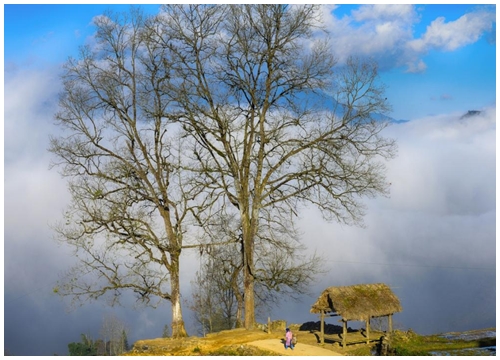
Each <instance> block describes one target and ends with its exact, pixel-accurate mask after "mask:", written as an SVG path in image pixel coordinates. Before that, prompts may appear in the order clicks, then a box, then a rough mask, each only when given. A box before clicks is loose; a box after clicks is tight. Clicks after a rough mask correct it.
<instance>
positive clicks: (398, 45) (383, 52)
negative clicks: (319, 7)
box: [323, 4, 495, 73]
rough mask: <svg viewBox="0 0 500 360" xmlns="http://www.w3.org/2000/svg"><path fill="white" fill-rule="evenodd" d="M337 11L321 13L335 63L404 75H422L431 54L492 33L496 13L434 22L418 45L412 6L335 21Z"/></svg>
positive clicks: (366, 9)
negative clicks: (354, 62)
mask: <svg viewBox="0 0 500 360" xmlns="http://www.w3.org/2000/svg"><path fill="white" fill-rule="evenodd" d="M337 9H338V6H329V7H325V8H324V9H323V19H324V23H325V26H326V28H327V29H328V31H329V32H330V36H331V43H332V47H333V49H334V52H335V54H336V56H337V57H338V59H339V61H340V62H341V63H342V62H344V61H345V60H346V59H347V58H348V57H349V56H361V57H364V56H367V57H372V58H374V59H376V60H377V61H378V63H379V66H380V68H381V69H387V68H392V67H399V66H406V67H407V72H412V73H417V72H423V71H425V69H426V65H425V63H424V62H423V60H422V59H421V57H422V56H424V55H425V54H427V52H428V51H429V50H431V49H436V50H439V51H453V50H456V49H458V48H460V47H463V46H466V45H469V44H472V43H474V42H476V41H477V40H478V39H479V38H480V37H481V36H483V35H484V34H485V33H487V32H489V31H491V29H492V24H493V23H494V22H495V13H494V12H491V11H487V10H477V11H474V12H470V13H468V14H465V15H464V16H462V17H461V18H459V19H458V20H456V21H450V22H446V21H445V19H444V18H443V17H438V18H437V19H435V20H434V21H433V22H432V23H431V24H430V25H429V26H428V28H427V31H426V33H425V34H424V35H423V36H422V37H421V38H419V39H415V38H414V34H413V27H414V25H415V24H417V23H418V22H419V21H420V19H419V14H418V12H417V10H416V8H415V6H413V5H406V4H404V5H361V6H360V7H359V8H358V9H356V10H353V11H352V12H351V13H350V14H349V15H344V16H342V17H337V16H336V10H337Z"/></svg>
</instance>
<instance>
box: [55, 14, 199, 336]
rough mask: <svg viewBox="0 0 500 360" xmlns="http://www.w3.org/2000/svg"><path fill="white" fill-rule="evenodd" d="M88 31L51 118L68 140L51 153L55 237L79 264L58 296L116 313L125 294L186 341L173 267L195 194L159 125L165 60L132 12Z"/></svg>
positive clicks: (168, 133) (169, 129)
mask: <svg viewBox="0 0 500 360" xmlns="http://www.w3.org/2000/svg"><path fill="white" fill-rule="evenodd" d="M95 26H96V28H97V32H96V36H95V41H96V42H95V44H93V46H92V47H91V46H86V47H84V48H82V49H81V51H80V56H79V58H78V59H72V58H70V59H69V60H68V62H67V63H66V65H65V72H64V75H63V78H62V79H63V82H64V89H63V92H62V94H61V98H60V104H59V107H60V111H59V112H58V113H57V114H56V120H57V124H58V125H59V126H60V128H61V130H65V132H63V133H62V134H61V135H58V136H54V137H52V138H51V146H50V149H49V150H50V151H51V152H52V153H53V154H54V155H55V156H56V160H55V161H54V163H53V165H54V166H59V167H60V168H61V170H62V175H63V176H65V177H67V178H68V183H69V191H70V194H71V197H72V202H71V204H70V206H69V208H68V210H67V212H66V213H65V222H63V223H61V224H58V225H56V226H55V229H56V232H57V234H58V236H59V239H60V240H61V241H63V242H65V243H67V244H69V245H71V246H73V247H74V249H75V254H76V257H78V259H79V263H78V264H77V265H76V266H75V267H74V268H72V269H71V270H70V271H69V272H68V273H67V276H66V277H65V279H63V280H62V283H61V284H60V286H59V287H58V289H57V291H58V292H59V293H60V294H62V295H69V296H72V297H73V298H74V300H75V301H78V302H80V303H84V302H86V301H89V300H94V299H97V298H99V297H101V296H104V295H108V294H110V295H111V298H110V300H111V303H112V304H114V303H116V302H118V301H119V295H120V294H121V292H122V291H126V290H131V291H133V292H134V293H135V294H136V295H137V298H138V300H140V301H141V302H144V303H145V304H149V305H152V306H157V305H158V304H159V303H160V301H161V300H168V301H169V302H170V303H171V305H172V326H171V327H172V336H174V337H179V336H187V334H186V330H185V327H184V321H183V317H182V311H181V301H180V290H179V287H180V283H179V276H180V275H179V261H180V255H181V251H182V249H183V246H184V245H183V239H184V237H185V236H186V227H185V226H184V224H185V223H186V219H187V218H188V217H189V213H190V211H191V210H192V208H191V205H190V202H192V201H193V199H195V198H196V195H197V191H198V190H197V189H196V188H189V189H188V188H187V186H188V183H186V182H185V181H184V180H183V175H182V172H181V171H180V167H179V161H180V160H179V146H174V145H175V141H174V139H175V132H176V130H175V126H174V125H173V124H172V123H171V122H170V121H169V120H168V119H167V118H165V116H164V114H165V109H166V108H167V107H168V106H169V101H170V100H169V99H168V98H167V97H166V96H165V95H164V91H165V88H166V85H165V83H166V82H167V81H168V78H169V68H166V67H165V66H164V62H163V60H164V58H165V56H164V55H163V52H164V50H163V49H162V48H159V47H157V46H156V45H157V43H158V42H157V41H152V36H153V35H151V33H150V28H149V27H148V25H147V19H145V18H144V17H143V15H142V13H141V12H140V11H138V10H136V9H132V10H131V12H130V14H111V13H110V14H107V15H106V16H101V17H98V18H97V19H96V20H95ZM197 206H199V204H198V205H197ZM92 275H94V276H92ZM155 299H156V300H157V299H159V300H160V301H156V300H155Z"/></svg>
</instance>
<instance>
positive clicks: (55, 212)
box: [3, 4, 496, 355]
mask: <svg viewBox="0 0 500 360" xmlns="http://www.w3.org/2000/svg"><path fill="white" fill-rule="evenodd" d="M141 7H143V8H144V9H145V11H146V12H148V13H155V12H156V11H158V9H159V5H148V6H143V5H141ZM128 8H129V5H112V6H109V5H102V4H96V5H4V14H3V15H4V49H3V50H4V58H3V59H4V81H3V86H4V104H3V106H4V138H3V141H4V146H3V151H4V164H3V171H4V199H3V201H4V212H5V214H4V297H3V300H4V331H5V335H4V339H3V341H4V349H7V350H8V352H9V353H11V354H14V355H52V354H54V353H58V354H60V355H62V354H66V353H67V344H68V343H70V342H73V341H79V339H80V334H81V333H83V332H85V333H88V334H91V335H92V336H93V337H94V338H97V337H98V336H99V328H100V326H101V320H102V318H103V317H104V316H105V315H107V314H110V313H112V314H113V315H115V316H117V317H119V318H121V319H125V320H126V322H127V323H128V325H129V328H130V329H131V330H130V334H129V342H130V343H133V342H134V341H136V340H138V339H144V338H155V337H159V336H160V335H161V334H162V331H163V326H164V325H165V324H167V323H169V321H170V314H169V313H170V307H169V306H168V304H167V305H165V307H163V308H161V309H158V310H152V309H139V310H137V309H133V308H132V306H129V307H124V308H113V309H110V308H109V307H107V306H106V304H104V303H99V302H98V303H96V304H91V305H88V306H84V307H82V308H78V309H74V310H73V311H71V312H69V313H68V312H67V311H66V310H67V307H68V303H67V301H62V300H61V299H60V298H59V297H57V296H55V295H54V294H53V293H52V288H53V287H54V285H55V284H56V282H57V280H58V278H59V275H60V274H61V273H62V272H64V271H65V270H67V269H68V268H69V267H70V266H71V265H73V264H74V260H73V258H72V256H71V249H69V248H67V247H65V246H64V245H61V244H58V243H56V242H55V241H54V240H53V233H52V231H51V230H50V228H49V226H48V224H53V223H54V222H56V221H58V220H60V219H61V216H62V212H63V210H64V208H65V207H66V206H67V204H68V202H69V200H70V198H69V194H68V192H67V191H66V190H65V189H66V182H65V180H64V179H62V178H61V177H60V176H59V174H58V172H57V170H50V169H49V163H50V160H51V155H50V154H49V153H48V152H47V148H48V138H49V135H50V134H54V133H57V131H58V129H57V128H56V127H55V126H54V124H53V115H54V113H55V112H56V111H57V98H58V91H59V90H60V89H61V87H60V78H59V75H60V73H61V66H62V64H63V63H64V62H65V60H66V59H67V57H68V56H76V55H77V51H78V47H79V46H81V45H84V44H85V43H86V42H88V41H91V37H92V34H93V31H94V29H93V27H92V25H91V23H92V18H93V17H94V16H97V15H100V14H102V13H103V12H104V11H105V10H106V9H113V10H118V11H122V10H124V11H126V10H128ZM495 13H496V8H495V5H482V6H478V5H414V6H412V5H395V6H369V5H362V6H360V5H338V6H337V5H328V6H325V7H324V8H323V11H322V16H323V20H324V23H325V26H326V27H327V29H328V30H329V31H330V34H331V43H332V49H334V50H335V53H336V55H337V57H338V60H339V63H342V61H344V60H345V58H346V57H347V56H349V55H356V56H367V57H371V58H373V59H375V60H376V61H377V62H378V63H379V67H380V76H381V80H382V81H383V82H384V83H385V84H386V86H387V91H386V96H387V97H388V100H389V102H390V103H391V105H392V107H393V112H392V113H391V114H389V115H391V116H392V117H393V118H395V119H404V120H410V121H408V122H405V123H401V124H397V125H393V126H391V127H389V128H388V129H387V132H386V135H387V136H390V137H393V138H395V139H396V140H397V142H398V147H399V152H398V156H397V158H395V159H394V160H392V161H390V162H389V163H388V164H387V177H388V179H389V181H390V182H391V183H392V186H391V196H390V197H389V198H377V199H371V200H369V201H366V207H367V209H366V212H367V215H366V217H365V224H366V226H365V227H364V228H358V227H346V226H340V225H338V224H335V223H325V222H324V221H322V220H321V216H320V214H318V212H316V211H314V210H313V209H306V210H305V211H304V212H303V213H302V214H301V219H300V220H299V228H300V229H301V230H302V232H303V242H304V243H305V244H306V245H307V247H308V248H309V249H310V251H311V252H312V251H315V250H316V251H321V252H322V253H326V254H327V256H328V261H329V262H328V264H329V265H330V266H331V268H330V269H328V270H331V271H329V273H328V274H327V275H325V276H324V277H322V278H319V279H318V280H317V283H316V284H315V286H314V287H313V288H312V289H311V294H312V295H311V296H310V297H304V298H302V299H301V300H300V301H299V302H298V303H294V304H280V306H279V307H277V308H275V309H273V310H270V311H269V313H268V314H267V313H266V314H265V316H264V315H263V316H264V317H263V319H259V318H258V319H257V320H258V321H265V320H267V316H271V317H272V318H273V319H286V320H287V321H291V322H294V323H299V322H306V321H317V320H318V319H316V318H314V317H311V315H310V314H309V307H310V305H311V304H312V303H314V301H315V300H316V298H317V296H319V294H320V293H321V291H322V290H323V289H324V288H325V287H328V286H335V285H339V286H340V285H351V284H356V283H371V282H384V283H387V284H389V285H390V286H391V287H392V288H393V289H394V291H395V293H396V295H398V296H399V298H400V299H401V302H402V306H403V312H402V313H401V314H396V316H395V326H396V328H401V329H407V328H412V329H414V330H415V331H417V332H420V333H437V332H445V331H461V330H469V329H476V328H483V327H489V326H492V327H494V326H495V324H496V322H495V320H496V290H495V289H496V278H495V267H496V201H495V198H496V180H495V179H496V39H495V36H494V34H495V32H496V17H495ZM468 110H481V111H482V112H481V114H480V115H478V116H474V117H470V118H461V116H462V115H463V114H464V113H466V112H467V111H468ZM183 256H184V253H183ZM185 256H186V257H185V258H183V259H182V260H181V261H182V263H181V272H182V275H183V279H182V284H181V292H182V293H183V294H184V296H185V297H186V298H188V297H189V292H190V291H191V287H190V283H189V281H190V279H191V278H192V277H193V275H194V271H196V270H197V268H198V265H199V262H198V260H197V258H196V255H195V254H189V253H186V254H185ZM125 302H126V303H129V305H130V304H131V305H133V301H132V300H131V298H126V299H125ZM183 306H184V309H183V311H184V315H185V317H186V324H187V329H188V332H189V333H190V334H194V333H195V330H194V329H195V328H194V324H193V322H192V320H191V319H192V318H191V315H190V312H189V310H188V309H187V306H186V304H183ZM464 309H466V310H465V311H464ZM290 314H294V317H293V319H290V318H289V316H290ZM332 321H336V320H332Z"/></svg>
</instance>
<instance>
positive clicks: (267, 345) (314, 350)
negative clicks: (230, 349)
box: [248, 339, 342, 356]
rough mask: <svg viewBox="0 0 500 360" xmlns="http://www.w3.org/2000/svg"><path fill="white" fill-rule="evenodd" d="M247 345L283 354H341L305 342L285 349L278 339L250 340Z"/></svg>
mask: <svg viewBox="0 0 500 360" xmlns="http://www.w3.org/2000/svg"><path fill="white" fill-rule="evenodd" d="M248 345H251V346H256V347H258V348H261V349H265V350H270V351H272V352H274V353H277V354H279V355H285V356H342V354H340V353H338V352H334V351H332V350H327V349H325V348H321V347H319V346H313V345H307V344H297V345H296V346H295V348H294V349H293V350H291V349H286V350H285V347H284V346H283V343H282V342H281V341H279V340H278V339H267V340H258V341H252V342H250V343H248Z"/></svg>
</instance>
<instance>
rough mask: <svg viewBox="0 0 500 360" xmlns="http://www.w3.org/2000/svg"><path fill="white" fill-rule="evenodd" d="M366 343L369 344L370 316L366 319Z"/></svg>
mask: <svg viewBox="0 0 500 360" xmlns="http://www.w3.org/2000/svg"><path fill="white" fill-rule="evenodd" d="M366 343H367V344H369V343H370V315H368V317H367V318H366Z"/></svg>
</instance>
